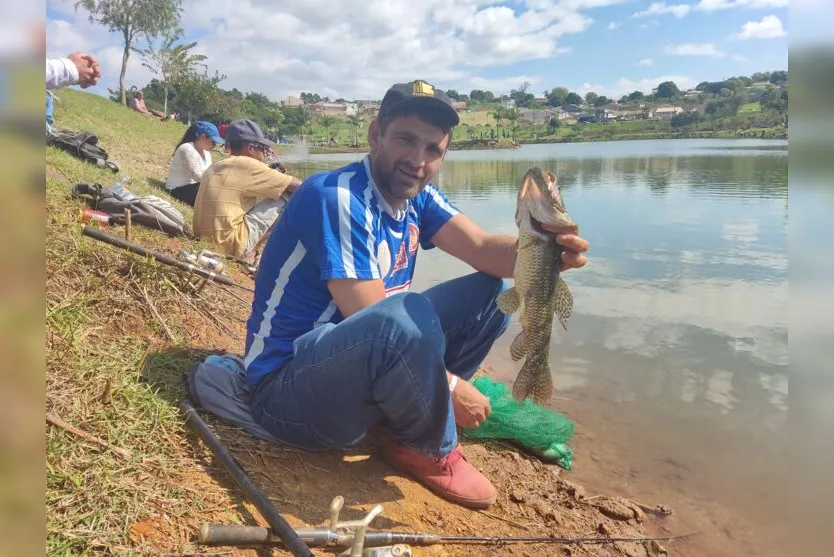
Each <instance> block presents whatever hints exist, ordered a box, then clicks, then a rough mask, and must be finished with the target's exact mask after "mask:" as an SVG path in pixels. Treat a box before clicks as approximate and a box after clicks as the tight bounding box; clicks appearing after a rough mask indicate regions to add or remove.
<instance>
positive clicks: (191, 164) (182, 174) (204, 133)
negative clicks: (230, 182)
mask: <svg viewBox="0 0 834 557" xmlns="http://www.w3.org/2000/svg"><path fill="white" fill-rule="evenodd" d="M223 143H224V141H223V138H222V137H220V133H219V132H218V131H217V126H215V125H214V124H212V123H211V122H205V121H203V120H198V121H196V122H194V123H193V124H191V126H190V127H189V128H188V129H187V130H186V132H185V135H183V136H182V139H181V140H180V142H179V145H177V148H176V150H175V151H174V159H173V160H172V161H171V168H170V170H168V178H167V179H166V180H165V187H166V188H167V189H168V193H170V194H171V195H172V196H173V197H175V198H176V199H179V200H180V201H182V202H183V203H187V204H189V205H191V206H192V207H193V206H194V200H195V199H196V198H197V190H198V189H199V188H200V178H202V177H203V173H204V172H205V171H206V170H208V168H209V167H210V166H211V164H212V159H211V150H212V149H214V148H215V146H217V145H223Z"/></svg>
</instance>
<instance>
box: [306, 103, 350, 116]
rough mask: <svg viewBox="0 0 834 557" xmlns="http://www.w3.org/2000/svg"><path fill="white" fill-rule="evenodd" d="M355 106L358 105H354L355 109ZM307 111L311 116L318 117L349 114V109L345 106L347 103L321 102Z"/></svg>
mask: <svg viewBox="0 0 834 557" xmlns="http://www.w3.org/2000/svg"><path fill="white" fill-rule="evenodd" d="M351 104H353V103H351ZM355 106H356V105H355V104H354V107H355ZM307 109H308V110H309V111H310V114H315V115H317V116H337V115H339V114H347V107H346V106H345V103H332V102H325V101H321V102H317V103H313V104H310V105H308V106H307Z"/></svg>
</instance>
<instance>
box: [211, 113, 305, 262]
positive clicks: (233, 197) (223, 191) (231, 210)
mask: <svg viewBox="0 0 834 557" xmlns="http://www.w3.org/2000/svg"><path fill="white" fill-rule="evenodd" d="M271 145H272V143H271V142H270V141H269V140H268V139H266V137H264V134H263V132H262V131H261V129H260V128H259V127H258V125H257V124H256V123H255V122H252V121H251V120H234V121H233V122H231V123H230V124H229V126H228V128H227V129H226V147H227V149H228V150H229V152H230V153H231V156H229V157H226V158H225V159H222V160H219V161H217V162H216V163H214V164H212V165H211V166H210V167H209V168H208V170H206V171H205V173H204V174H203V176H202V179H201V180H200V188H199V190H198V192H197V198H196V200H195V201H194V233H195V234H196V235H197V236H200V237H202V238H208V239H210V240H212V241H213V242H214V243H215V244H217V246H218V247H219V248H220V249H221V250H222V251H223V252H224V253H226V254H228V255H234V256H236V257H243V256H244V255H247V254H250V253H251V252H252V250H253V249H254V248H255V247H256V246H257V244H258V241H259V240H260V239H261V237H262V236H263V235H264V234H265V233H266V232H267V231H268V230H269V229H270V227H271V226H272V224H273V223H274V222H275V220H276V219H277V218H278V217H279V216H280V214H281V211H282V210H283V208H284V206H285V205H286V194H287V193H292V192H293V191H294V190H295V189H296V188H297V187H298V186H299V185H300V184H301V180H299V179H298V178H295V177H293V176H289V175H287V174H285V173H283V172H279V171H278V170H274V169H272V168H270V167H269V166H267V164H266V163H265V162H264V161H265V160H266V156H267V154H268V153H270V152H271Z"/></svg>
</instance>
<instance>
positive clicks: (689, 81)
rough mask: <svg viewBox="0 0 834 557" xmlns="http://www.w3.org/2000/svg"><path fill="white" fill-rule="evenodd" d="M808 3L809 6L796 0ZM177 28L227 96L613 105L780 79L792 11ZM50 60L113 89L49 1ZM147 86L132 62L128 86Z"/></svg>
mask: <svg viewBox="0 0 834 557" xmlns="http://www.w3.org/2000/svg"><path fill="white" fill-rule="evenodd" d="M803 1H804V2H810V3H813V2H815V1H817V0H795V1H794V3H797V2H803ZM182 6H183V14H182V20H181V26H182V27H183V29H184V30H185V32H186V37H187V38H188V39H189V40H196V41H198V47H197V48H196V49H195V50H196V51H199V52H200V53H202V54H205V55H206V56H208V61H207V62H208V64H209V67H210V69H211V70H212V71H213V70H215V69H216V70H218V71H219V72H220V73H222V74H225V75H226V79H225V80H224V81H223V82H222V83H221V84H220V86H221V87H223V88H224V89H231V88H233V87H236V88H237V89H239V90H241V91H243V92H248V91H257V92H260V93H263V94H265V95H266V96H267V97H269V98H271V99H272V100H275V101H279V100H282V99H284V98H285V97H286V96H287V95H298V94H299V93H300V92H301V91H306V92H314V93H319V94H320V95H322V96H329V97H331V98H333V99H335V98H339V97H343V98H347V99H379V98H381V97H382V96H383V95H384V93H385V90H386V89H387V88H388V87H390V86H391V85H392V84H393V83H397V82H404V81H411V80H413V79H424V80H426V81H428V82H430V83H432V84H433V85H435V86H436V87H439V88H442V89H454V90H456V91H458V92H460V93H468V92H469V91H471V90H472V89H488V90H491V91H493V92H494V93H495V94H497V95H500V94H503V93H509V92H510V91H511V90H513V89H517V88H519V86H520V85H521V84H522V83H524V82H529V83H530V88H529V89H528V91H529V92H532V93H533V94H535V95H536V96H541V95H542V94H543V92H544V91H545V90H550V89H552V88H553V87H559V86H564V87H567V88H568V89H570V90H572V91H576V92H578V93H580V94H585V93H587V92H589V91H594V92H596V93H597V94H601V95H607V96H609V97H613V98H619V97H620V96H622V95H623V94H627V93H630V92H632V91H634V90H641V91H644V92H649V91H651V89H652V88H653V87H655V86H657V84H658V83H660V82H662V81H667V80H672V81H674V82H675V83H676V84H677V85H678V86H679V87H680V88H681V89H687V88H692V87H694V86H695V85H696V84H697V83H699V82H701V81H705V80H706V81H717V80H721V79H724V78H728V77H732V76H736V75H751V74H753V73H754V72H757V71H772V70H783V69H787V68H788V38H789V37H788V33H789V25H788V0H694V1H691V2H685V1H680V2H677V3H675V2H669V3H667V2H654V1H651V0H518V1H503V2H502V1H498V0H420V1H418V2H415V1H414V0H373V1H361V2H360V1H358V0H357V1H351V2H346V1H344V0H281V1H280V2H278V1H273V0H183V4H182ZM46 16H47V22H46V25H47V27H46V30H47V41H46V47H47V56H48V57H58V56H63V55H66V54H69V53H71V52H75V51H86V52H89V53H91V54H93V55H94V56H96V57H97V58H98V59H99V60H100V62H101V66H102V70H103V76H102V80H101V83H100V84H99V85H98V86H97V87H95V88H91V89H89V90H90V91H92V92H95V93H99V94H103V95H106V94H107V88H108V87H109V88H117V87H118V79H119V70H120V67H121V57H122V46H121V38H120V36H119V35H117V34H116V33H111V32H108V30H107V29H106V28H104V27H101V26H98V25H95V24H91V23H89V21H88V19H87V13H86V12H85V11H84V10H83V9H81V8H80V9H79V10H77V11H76V10H75V8H74V0H47V10H46ZM152 77H153V76H152V75H151V74H150V72H149V71H148V70H147V69H146V68H144V67H143V66H142V63H141V57H140V56H139V55H138V54H135V53H134V54H132V55H131V57H130V61H129V64H128V71H127V84H128V86H131V85H136V86H138V87H142V86H143V85H145V84H146V83H147V82H148V81H149V80H150V79H151V78H152Z"/></svg>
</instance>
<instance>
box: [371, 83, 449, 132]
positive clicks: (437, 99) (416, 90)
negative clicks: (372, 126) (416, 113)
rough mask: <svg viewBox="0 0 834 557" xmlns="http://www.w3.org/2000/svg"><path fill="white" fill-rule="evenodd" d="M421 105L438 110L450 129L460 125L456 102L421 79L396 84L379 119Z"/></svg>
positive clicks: (388, 93) (389, 92) (382, 105)
mask: <svg viewBox="0 0 834 557" xmlns="http://www.w3.org/2000/svg"><path fill="white" fill-rule="evenodd" d="M421 105H422V106H426V107H430V108H433V109H435V110H437V112H438V113H439V114H441V115H442V116H444V117H445V118H447V119H448V121H449V125H450V127H451V126H457V125H458V124H459V123H460V118H459V117H458V112H457V110H455V107H454V101H453V100H452V99H451V98H450V97H449V95H447V94H446V91H443V90H441V89H437V88H435V87H434V85H431V84H429V83H426V82H425V81H423V80H421V79H418V80H416V81H411V82H409V83H396V84H394V85H393V86H392V87H391V88H390V89H388V92H386V93H385V96H384V97H383V98H382V103H381V104H380V105H379V112H378V113H377V118H384V117H385V116H390V115H394V114H397V113H398V112H402V111H404V109H407V108H408V107H414V106H421Z"/></svg>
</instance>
